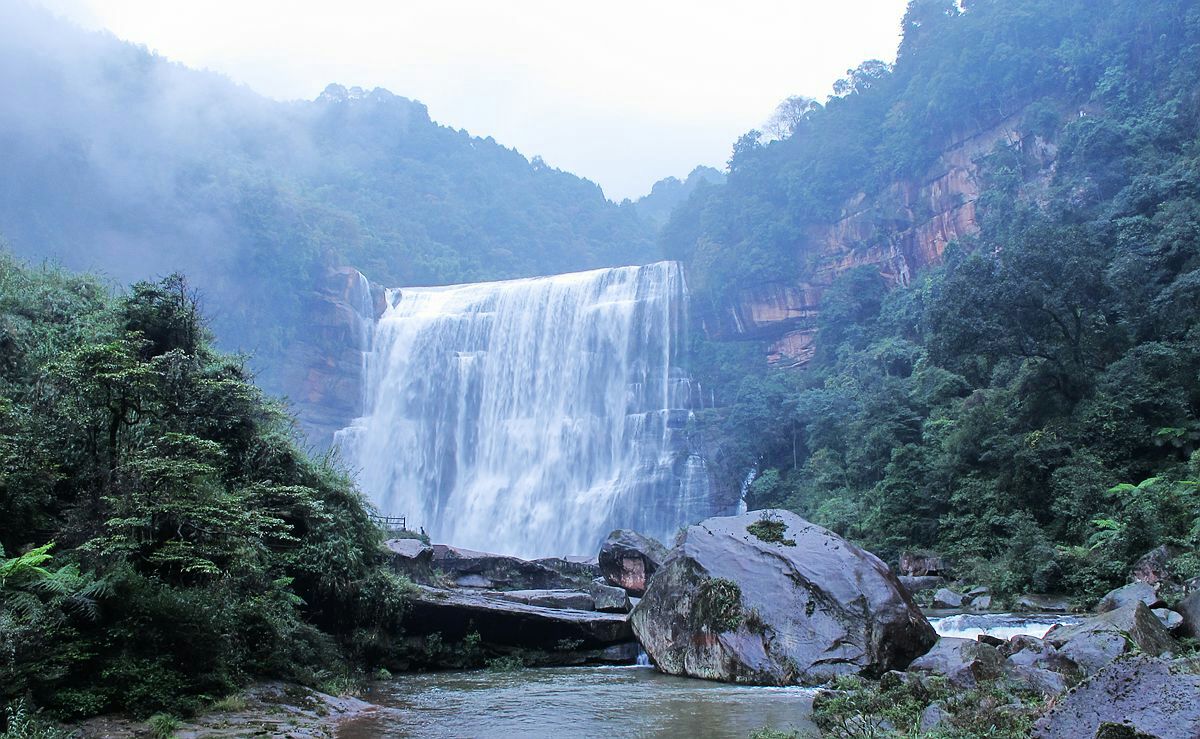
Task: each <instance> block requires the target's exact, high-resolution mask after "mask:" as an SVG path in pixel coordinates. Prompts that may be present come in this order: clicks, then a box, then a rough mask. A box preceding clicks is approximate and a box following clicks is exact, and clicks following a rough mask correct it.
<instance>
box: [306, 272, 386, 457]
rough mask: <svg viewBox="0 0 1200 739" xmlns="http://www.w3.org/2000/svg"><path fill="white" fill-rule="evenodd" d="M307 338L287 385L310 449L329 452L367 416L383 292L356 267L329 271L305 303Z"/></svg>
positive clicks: (307, 296) (308, 295)
mask: <svg viewBox="0 0 1200 739" xmlns="http://www.w3.org/2000/svg"><path fill="white" fill-rule="evenodd" d="M302 310H303V319H302V322H301V323H300V325H302V326H304V327H305V328H304V332H303V333H302V334H301V335H300V336H298V337H297V338H296V340H295V341H293V342H292V344H291V346H290V347H289V348H288V351H287V355H286V357H285V359H284V363H283V372H282V382H283V386H284V390H285V393H286V394H287V396H288V398H289V400H290V401H291V403H292V406H293V408H294V409H295V411H296V415H297V418H298V420H299V422H300V427H301V429H302V430H303V431H304V432H305V434H306V435H307V438H308V443H309V444H311V445H312V446H314V447H316V448H318V449H326V448H329V446H331V444H332V443H333V434H334V432H336V431H337V430H338V429H341V428H344V427H345V426H347V425H348V424H349V422H350V420H351V419H353V418H356V417H358V416H359V415H361V414H362V403H363V354H364V353H365V352H366V351H368V350H369V349H370V342H371V333H372V328H373V325H374V322H375V319H376V318H377V317H378V316H379V315H380V314H382V313H383V290H382V288H379V287H378V286H374V285H372V284H371V283H370V282H368V281H367V279H366V278H365V277H363V275H362V274H361V273H360V272H359V271H358V270H356V269H354V268H352V267H338V268H335V269H330V270H328V271H327V272H326V273H325V274H324V275H322V277H321V279H320V280H319V281H318V283H317V285H316V286H315V287H314V289H313V290H312V291H311V292H310V293H309V294H307V295H305V296H304V298H303V309H302Z"/></svg>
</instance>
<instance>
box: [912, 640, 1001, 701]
mask: <svg viewBox="0 0 1200 739" xmlns="http://www.w3.org/2000/svg"><path fill="white" fill-rule="evenodd" d="M908 671H909V672H919V673H923V674H926V675H941V676H943V677H945V678H946V679H947V681H949V683H950V684H951V685H952V686H954V687H956V688H964V689H970V688H974V687H975V686H976V685H978V684H979V683H980V682H981V681H984V680H994V679H996V678H998V677H1000V675H1001V674H1002V673H1003V672H1004V658H1003V657H1002V656H1001V655H1000V651H999V650H998V649H996V648H995V647H994V646H992V645H990V644H983V643H982V642H979V641H976V640H974V639H960V638H958V637H953V636H943V637H942V638H940V639H938V640H937V644H934V645H933V649H930V650H929V651H928V652H926V653H925V654H923V655H921V656H920V657H917V658H916V659H915V660H913V662H912V664H910V665H909V666H908Z"/></svg>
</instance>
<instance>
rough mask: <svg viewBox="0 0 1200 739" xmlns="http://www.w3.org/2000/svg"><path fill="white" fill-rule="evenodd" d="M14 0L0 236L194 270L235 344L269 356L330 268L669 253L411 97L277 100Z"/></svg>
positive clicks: (1, 86)
mask: <svg viewBox="0 0 1200 739" xmlns="http://www.w3.org/2000/svg"><path fill="white" fill-rule="evenodd" d="M6 6H7V7H6V10H5V16H6V17H5V21H6V22H5V23H4V25H3V26H2V27H0V159H2V160H3V161H4V162H5V166H4V168H3V170H2V171H0V234H3V236H4V237H5V238H6V239H7V240H8V241H9V242H10V244H11V247H12V249H13V250H14V251H15V252H16V253H17V254H18V255H21V256H26V257H30V258H35V259H42V258H50V259H53V260H56V261H60V262H61V263H63V264H64V265H66V266H68V267H71V268H75V269H94V270H99V271H100V272H102V273H104V274H106V275H109V276H110V277H111V278H112V279H113V280H115V281H118V282H128V281H130V280H134V279H141V278H146V277H152V276H155V275H160V274H165V273H168V272H173V271H181V272H184V273H186V274H187V275H188V276H189V278H190V279H191V280H192V281H193V283H194V284H195V285H197V286H198V287H199V288H200V289H201V291H202V293H203V294H204V295H205V296H206V303H207V305H208V306H210V310H209V312H210V314H211V315H212V316H213V317H214V320H215V322H216V325H217V327H218V329H219V330H220V331H221V334H222V337H223V340H224V342H225V343H226V345H227V346H230V347H236V348H241V349H247V350H250V351H253V352H256V353H257V354H259V355H262V356H263V357H265V358H266V359H265V361H266V362H267V363H268V364H269V357H270V355H271V354H272V353H273V352H274V351H276V349H277V348H278V346H279V345H280V344H281V343H282V342H283V341H285V340H286V337H287V336H288V335H289V333H290V332H291V331H292V330H294V325H293V323H294V321H293V319H294V315H295V306H296V301H297V295H298V294H299V293H300V292H302V291H303V290H304V289H306V287H307V286H308V285H310V284H311V283H312V277H313V274H314V272H313V271H314V270H319V269H320V268H322V267H323V266H327V265H332V264H340V263H348V264H353V265H354V266H356V267H358V268H359V269H360V270H362V271H363V272H365V273H366V274H368V275H369V276H370V277H371V278H372V279H373V280H376V281H378V282H379V283H382V284H397V285H400V284H408V285H413V284H444V283H449V282H465V281H471V280H475V279H484V278H490V279H496V278H505V277H518V276H528V275H535V274H548V273H554V272H563V271H569V270H573V269H585V268H589V267H597V266H603V265H616V264H635V263H644V262H648V261H653V259H655V258H657V252H656V250H655V248H654V246H653V245H652V241H651V237H650V233H651V232H650V228H649V227H648V226H647V225H646V224H645V223H643V222H642V221H641V220H640V219H639V218H638V217H637V215H636V213H635V212H634V209H633V208H632V206H618V205H616V204H613V203H611V202H609V201H607V200H606V199H605V198H604V195H603V193H602V192H601V190H600V188H599V187H597V186H596V185H595V184H594V183H592V182H589V181H587V180H583V179H579V178H577V177H575V176H573V175H570V174H567V173H564V172H561V171H559V170H556V169H554V168H552V167H549V166H547V165H546V164H544V163H543V162H542V161H541V160H540V159H537V158H534V160H533V161H532V162H531V161H529V160H527V159H526V158H525V157H524V156H522V155H521V154H520V153H518V152H516V151H514V150H512V149H508V148H505V147H504V146H502V145H500V144H498V143H496V142H495V141H494V140H493V139H491V138H477V137H473V136H471V135H470V134H468V133H467V132H465V131H456V130H453V129H450V128H447V127H444V126H440V125H437V124H435V123H433V122H432V121H431V120H430V117H429V114H428V111H427V110H426V108H425V106H424V105H422V104H420V103H418V102H415V101H412V100H409V99H406V98H403V97H400V96H397V95H393V94H392V93H390V92H388V91H386V90H373V91H363V90H359V89H357V88H351V89H346V88H344V87H341V86H338V85H330V86H329V88H328V89H326V91H325V92H324V93H323V94H322V95H320V96H319V97H318V98H317V99H316V100H314V101H310V102H289V103H284V102H277V101H273V100H269V99H267V98H264V97H262V96H259V95H257V94H255V93H253V92H251V91H250V90H248V89H247V88H245V87H243V86H239V85H238V84H236V83H234V82H232V81H230V80H228V79H226V78H224V77H222V76H220V75H217V74H214V73H210V72H201V71H196V70H192V69H188V68H186V67H184V66H182V65H179V64H175V63H172V62H170V61H168V60H167V59H164V58H163V57H160V56H157V55H155V54H153V53H150V52H148V51H147V50H146V49H145V48H142V47H138V46H134V45H131V44H127V43H124V42H121V41H118V40H117V39H115V38H114V37H113V36H112V35H110V34H107V33H103V32H99V33H97V32H88V31H83V30H81V29H79V28H77V27H74V26H72V25H70V24H69V23H66V22H64V21H61V20H59V19H56V18H54V17H53V16H51V15H50V14H49V13H47V12H45V11H42V10H40V9H36V8H33V7H32V6H29V5H26V4H24V3H22V2H11V3H6ZM231 296H237V299H236V300H226V299H225V298H227V297H231Z"/></svg>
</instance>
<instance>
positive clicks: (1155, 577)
mask: <svg viewBox="0 0 1200 739" xmlns="http://www.w3.org/2000/svg"><path fill="white" fill-rule="evenodd" d="M1174 555H1175V553H1174V552H1172V551H1171V549H1170V548H1169V547H1167V546H1166V545H1165V544H1164V545H1162V546H1158V547H1155V548H1154V549H1151V550H1150V551H1148V552H1146V553H1145V554H1143V555H1142V556H1141V558H1139V559H1138V561H1137V562H1135V563H1134V564H1133V568H1132V569H1131V570H1130V571H1129V579H1130V580H1132V581H1134V582H1143V583H1146V584H1148V585H1151V586H1153V587H1154V589H1155V590H1158V589H1160V586H1162V585H1169V584H1171V570H1170V564H1171V560H1172V559H1174ZM1147 605H1151V604H1149V603H1147Z"/></svg>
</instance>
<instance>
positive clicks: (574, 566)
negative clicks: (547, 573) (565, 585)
mask: <svg viewBox="0 0 1200 739" xmlns="http://www.w3.org/2000/svg"><path fill="white" fill-rule="evenodd" d="M533 562H534V563H535V564H539V565H541V566H542V567H546V568H548V569H551V570H554V571H555V572H557V573H558V574H560V575H562V576H563V577H565V578H568V579H571V580H576V581H581V582H582V581H587V580H594V579H595V578H597V577H600V565H598V564H596V562H595V558H594V557H593V558H592V559H591V560H584V559H582V558H580V557H544V558H542V559H535V560H533Z"/></svg>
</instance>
